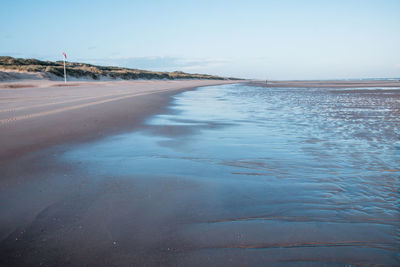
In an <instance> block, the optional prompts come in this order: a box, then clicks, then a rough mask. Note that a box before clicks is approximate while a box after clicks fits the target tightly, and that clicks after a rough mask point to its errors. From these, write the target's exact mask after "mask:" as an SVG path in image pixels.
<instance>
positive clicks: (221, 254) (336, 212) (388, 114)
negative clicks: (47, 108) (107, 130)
mask: <svg viewBox="0 0 400 267" xmlns="http://www.w3.org/2000/svg"><path fill="white" fill-rule="evenodd" d="M399 115H400V90H394V89H390V90H385V89H380V88H374V89H371V88H369V89H368V90H364V89H351V90H347V89H318V88H317V89H315V88H312V89H308V88H297V89H296V88H266V87H254V86H246V85H223V86H211V87H203V88H199V89H197V90H194V91H188V92H185V93H182V94H180V95H178V96H176V97H175V98H174V100H173V103H172V105H171V107H170V109H169V112H168V113H167V114H160V115H157V116H155V117H152V118H151V119H149V120H148V121H147V123H146V126H145V127H144V129H142V130H140V131H136V132H133V133H129V134H124V135H118V136H113V137H110V138H107V139H105V140H101V141H98V142H94V143H90V144H86V145H82V146H78V147H75V148H74V149H72V150H70V151H67V152H66V153H65V154H64V155H63V160H64V161H68V162H72V163H78V162H79V164H80V166H82V168H83V169H85V171H86V172H87V173H88V174H89V175H90V176H93V177H103V178H104V177H105V178H111V177H112V179H118V177H124V178H123V179H131V180H132V181H134V182H138V183H142V182H143V181H144V180H146V179H154V177H156V178H157V181H156V182H154V183H155V184H153V186H157V185H160V186H161V187H162V188H164V189H165V188H167V189H166V190H170V191H168V192H171V195H169V196H167V197H166V199H169V200H170V199H174V202H173V203H174V205H175V206H174V208H173V209H171V207H170V206H169V204H170V203H169V204H168V205H167V204H165V203H162V202H161V203H159V204H158V205H159V206H158V207H157V209H155V208H154V207H153V208H152V207H146V206H143V207H142V208H143V209H145V210H147V212H151V210H152V209H154V212H160V210H163V209H164V211H165V212H166V213H168V212H170V213H171V214H169V215H170V216H163V217H162V220H164V221H162V222H161V223H164V224H165V225H166V228H167V230H166V232H165V233H164V234H163V235H162V240H163V241H162V243H163V244H168V250H169V251H168V252H166V253H164V252H163V253H164V254H163V255H164V256H162V258H163V259H164V260H165V262H167V263H174V264H178V265H179V264H182V265H185V264H196V263H197V264H199V263H202V264H204V263H208V264H215V265H218V264H223V265H224V264H227V262H228V260H229V262H231V263H232V262H233V263H236V264H238V265H240V264H244V263H247V264H266V263H268V264H283V265H286V264H289V263H290V264H294V265H297V264H300V263H302V264H304V266H308V265H309V264H316V266H320V265H324V264H325V265H331V264H332V265H336V264H338V265H343V264H359V265H372V264H378V265H392V266H395V265H398V264H400V261H399V252H400V249H399V248H400V246H399V245H400V240H399V225H400V211H399V207H400V201H399V184H400V116H399ZM116 177H117V178H116ZM146 177H147V178H146ZM149 177H152V178H149ZM99 179H100V178H99ZM163 180H164V182H165V183H164V182H163ZM167 181H168V185H166V184H167ZM171 181H174V182H171ZM187 188H189V189H187ZM149 192H151V190H150V191H149ZM164 206H165V207H164ZM172 225H173V226H172ZM150 228H151V227H150ZM132 238H134V237H132ZM155 239H157V236H155ZM160 242H161V241H160ZM161 247H162V245H161ZM169 248H171V250H170V249H169Z"/></svg>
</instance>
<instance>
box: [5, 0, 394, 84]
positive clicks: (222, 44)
mask: <svg viewBox="0 0 400 267" xmlns="http://www.w3.org/2000/svg"><path fill="white" fill-rule="evenodd" d="M63 51H65V52H66V53H67V56H68V60H69V61H75V62H76V61H78V62H86V63H92V64H101V65H115V66H122V67H130V68H139V69H148V70H157V71H175V70H181V71H186V72H192V73H208V74H216V75H224V76H233V77H241V78H255V79H273V80H279V79H280V80H291V79H351V78H355V79H357V78H392V77H400V0H329V1H328V0H317V1H314V0H301V1H300V0H275V1H269V0H263V1H258V0H246V1H244V0H241V1H236V0H230V1H228V0H221V1H218V0H212V1H209V0H202V1H199V0H198V1H190V0H186V1H180V0H168V1H166V0H165V1H161V0H142V1H136V0H131V1H128V0H113V1H100V0H99V1H84V0H80V1H74V0H68V1H54V0H52V1H45V0H36V1H31V0H29V1H22V0H0V55H1V56H14V57H22V58H38V59H43V60H62V55H61V53H62V52H63Z"/></svg>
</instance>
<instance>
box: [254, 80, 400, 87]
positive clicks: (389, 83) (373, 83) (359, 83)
mask: <svg viewBox="0 0 400 267" xmlns="http://www.w3.org/2000/svg"><path fill="white" fill-rule="evenodd" d="M248 84H249V85H252V86H262V87H294V88H374V87H378V88H379V87H384V88H400V80H349V81H335V80H332V81H323V80H315V81H272V80H271V81H267V83H266V82H265V81H258V80H257V81H250V82H248Z"/></svg>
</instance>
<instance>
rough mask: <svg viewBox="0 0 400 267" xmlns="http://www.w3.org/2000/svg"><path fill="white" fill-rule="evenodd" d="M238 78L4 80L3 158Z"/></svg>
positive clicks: (72, 138)
mask: <svg viewBox="0 0 400 267" xmlns="http://www.w3.org/2000/svg"><path fill="white" fill-rule="evenodd" d="M225 83H232V81H212V80H191V81H109V82H106V81H105V82H90V81H89V82H82V81H81V82H79V81H75V82H69V83H67V84H64V83H63V82H60V81H47V80H26V81H24V80H23V81H16V82H7V83H6V82H4V83H0V107H1V108H0V129H1V131H0V146H1V147H2V149H1V152H0V162H3V161H5V160H9V159H12V158H14V157H19V156H21V155H23V154H25V153H27V152H31V151H34V150H36V149H38V148H43V147H46V146H51V145H55V144H60V143H64V142H78V141H83V140H89V139H93V138H98V137H102V136H105V135H106V134H110V133H116V132H120V131H123V130H127V129H132V128H133V127H135V126H138V125H139V124H140V123H141V122H142V121H143V119H144V118H146V117H148V116H149V115H151V114H154V113H155V112H159V111H160V110H162V109H163V107H164V106H165V104H166V103H168V102H169V101H170V98H169V96H171V95H173V94H176V93H178V92H180V91H183V90H187V89H191V88H195V87H199V86H206V85H216V84H225Z"/></svg>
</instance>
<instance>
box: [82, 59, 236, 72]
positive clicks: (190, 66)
mask: <svg viewBox="0 0 400 267" xmlns="http://www.w3.org/2000/svg"><path fill="white" fill-rule="evenodd" d="M84 62H88V63H92V64H98V65H113V66H120V67H128V68H136V69H148V70H159V71H172V70H196V69H201V68H207V67H215V66H218V65H224V64H226V63H227V62H228V61H226V60H223V59H204V58H202V59H198V58H197V59H196V58H195V59H188V58H178V57H111V58H103V59H87V60H84Z"/></svg>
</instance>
